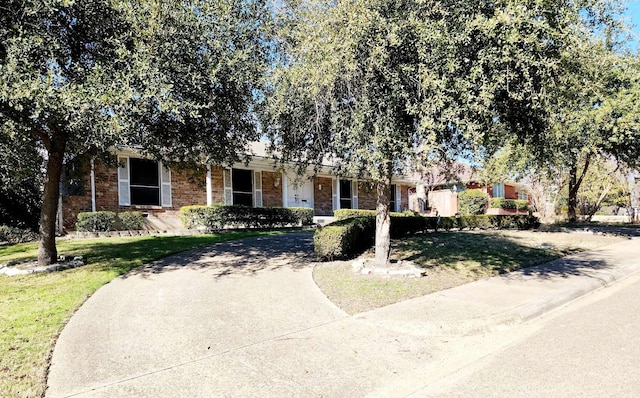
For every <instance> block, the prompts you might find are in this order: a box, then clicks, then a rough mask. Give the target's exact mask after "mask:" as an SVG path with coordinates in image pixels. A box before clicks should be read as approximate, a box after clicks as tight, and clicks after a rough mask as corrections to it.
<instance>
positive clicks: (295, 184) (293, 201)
mask: <svg viewBox="0 0 640 398" xmlns="http://www.w3.org/2000/svg"><path fill="white" fill-rule="evenodd" d="M286 188H287V193H286V204H285V206H286V207H309V208H311V209H313V182H312V181H311V179H309V178H297V179H296V178H287V184H286Z"/></svg>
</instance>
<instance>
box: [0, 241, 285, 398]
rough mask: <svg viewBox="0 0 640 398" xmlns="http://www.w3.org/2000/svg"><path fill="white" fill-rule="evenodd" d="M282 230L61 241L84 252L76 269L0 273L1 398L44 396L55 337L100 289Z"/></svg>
mask: <svg viewBox="0 0 640 398" xmlns="http://www.w3.org/2000/svg"><path fill="white" fill-rule="evenodd" d="M273 233H277V232H229V233H224V234H213V235H198V236H145V237H131V238H116V237H112V238H99V239H76V240H59V241H58V253H59V254H61V255H71V256H79V255H82V256H85V257H86V259H87V262H88V265H87V266H85V267H81V268H76V269H73V270H68V271H63V272H54V273H40V274H34V275H25V276H14V277H7V276H4V275H0V335H1V336H2V339H0V397H18V396H19V397H39V396H41V395H42V393H43V392H44V389H45V382H46V370H47V366H48V364H49V358H50V355H51V352H52V349H53V346H54V344H55V341H56V338H57V336H58V335H59V333H60V332H61V331H62V328H63V327H64V325H65V324H66V322H67V320H68V319H69V318H70V317H71V315H72V314H73V313H74V312H75V311H76V310H77V309H78V308H79V307H80V306H81V305H82V303H83V302H84V301H85V300H86V299H87V298H88V297H90V296H91V295H92V294H93V293H94V292H95V291H96V290H97V289H98V288H100V287H101V286H102V285H104V284H106V283H107V282H109V281H111V280H112V279H113V278H115V277H117V276H118V275H122V274H124V273H126V272H127V271H129V270H131V269H133V268H135V267H138V266H141V265H143V264H145V263H148V262H150V261H153V260H157V259H160V258H163V257H166V256H168V255H170V254H174V253H179V252H182V251H185V250H189V249H192V248H195V247H201V246H206V245H211V244H214V243H218V242H223V241H228V240H234V239H241V238H245V237H248V236H256V235H265V234H273ZM36 255H37V244H35V243H27V244H20V245H16V246H10V247H3V248H0V264H2V263H6V262H7V261H9V260H15V259H28V258H35V257H36Z"/></svg>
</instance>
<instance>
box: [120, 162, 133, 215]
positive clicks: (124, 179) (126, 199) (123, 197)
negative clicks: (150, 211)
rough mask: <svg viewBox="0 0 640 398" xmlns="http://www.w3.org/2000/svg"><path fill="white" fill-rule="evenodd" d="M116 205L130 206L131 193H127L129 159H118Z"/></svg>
mask: <svg viewBox="0 0 640 398" xmlns="http://www.w3.org/2000/svg"><path fill="white" fill-rule="evenodd" d="M118 163H119V164H120V166H119V167H118V204H119V205H120V206H131V193H130V191H129V158H118Z"/></svg>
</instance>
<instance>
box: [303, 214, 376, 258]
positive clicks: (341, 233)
mask: <svg viewBox="0 0 640 398" xmlns="http://www.w3.org/2000/svg"><path fill="white" fill-rule="evenodd" d="M375 229H376V223H375V218H374V217H353V218H347V219H344V220H340V221H336V222H334V223H331V224H329V225H327V226H326V227H322V228H318V230H317V231H316V233H315V235H314V237H313V245H314V251H315V253H316V256H317V257H318V258H320V259H322V260H330V261H331V260H335V259H346V258H350V257H353V256H354V255H357V254H359V253H361V252H362V251H364V250H366V249H367V248H369V247H371V245H372V244H373V238H374V235H375Z"/></svg>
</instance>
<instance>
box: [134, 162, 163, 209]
mask: <svg viewBox="0 0 640 398" xmlns="http://www.w3.org/2000/svg"><path fill="white" fill-rule="evenodd" d="M159 169H160V168H159V167H158V162H154V161H153V160H147V159H136V158H130V159H129V173H130V174H129V184H130V185H129V187H130V190H131V204H132V205H142V206H160V173H159Z"/></svg>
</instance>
